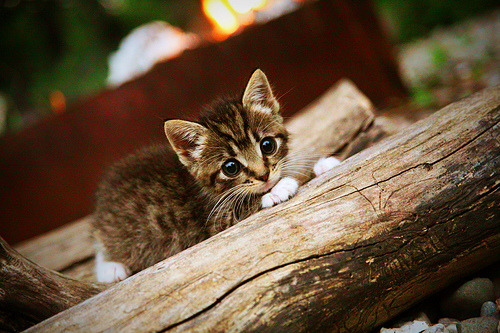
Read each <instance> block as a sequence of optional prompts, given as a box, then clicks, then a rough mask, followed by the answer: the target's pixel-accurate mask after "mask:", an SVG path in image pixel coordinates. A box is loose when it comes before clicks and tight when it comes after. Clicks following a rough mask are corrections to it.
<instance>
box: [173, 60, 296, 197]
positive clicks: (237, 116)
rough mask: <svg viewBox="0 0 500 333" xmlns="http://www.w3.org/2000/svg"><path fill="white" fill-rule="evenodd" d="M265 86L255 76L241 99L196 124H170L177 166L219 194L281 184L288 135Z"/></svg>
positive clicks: (243, 192) (220, 106)
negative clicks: (185, 167)
mask: <svg viewBox="0 0 500 333" xmlns="http://www.w3.org/2000/svg"><path fill="white" fill-rule="evenodd" d="M278 112H279V105H278V103H277V101H276V99H275V98H274V96H273V94H272V91H271V88H270V86H269V83H268V82H267V79H266V77H265V75H264V73H262V72H261V71H259V70H257V71H256V72H255V73H254V74H253V75H252V78H251V79H250V81H249V83H248V85H247V88H246V89H245V93H244V94H243V98H242V99H241V100H234V101H222V102H219V103H217V104H215V105H214V106H213V107H212V108H210V109H209V110H207V112H205V113H204V114H202V115H201V116H200V122H199V124H198V123H191V122H186V121H181V120H172V121H168V122H166V123H165V131H166V133H167V137H168V138H169V141H170V143H171V144H172V146H173V148H174V150H175V151H176V152H177V154H178V156H179V159H180V160H181V162H182V163H183V164H184V165H186V166H187V167H188V169H189V171H190V172H191V173H192V174H193V175H194V176H195V177H196V178H197V179H198V180H199V181H200V182H201V183H202V184H203V185H204V186H205V187H207V188H209V189H211V191H212V192H214V193H217V194H222V193H227V192H228V191H233V192H234V193H237V194H238V195H249V194H260V193H265V192H267V191H269V190H270V189H271V188H272V187H273V186H274V185H275V184H276V183H277V182H278V181H279V180H280V178H281V174H282V166H283V163H284V162H285V157H286V155H287V153H288V146H287V139H288V133H287V131H286V129H285V127H284V126H283V120H282V118H281V116H280V115H279V113H278Z"/></svg>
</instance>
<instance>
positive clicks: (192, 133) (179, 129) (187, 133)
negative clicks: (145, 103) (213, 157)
mask: <svg viewBox="0 0 500 333" xmlns="http://www.w3.org/2000/svg"><path fill="white" fill-rule="evenodd" d="M206 131H207V129H206V128H205V127H203V126H201V125H200V124H198V123H194V122H191V121H185V120H167V121H166V122H165V134H166V135H167V138H168V141H169V142H170V144H171V145H172V148H174V151H175V152H176V153H177V156H178V157H179V160H180V161H181V163H182V164H184V165H185V166H187V167H189V166H190V165H191V164H193V163H194V162H195V160H196V159H197V158H198V157H199V154H200V153H201V151H202V149H203V144H204V142H205V134H206Z"/></svg>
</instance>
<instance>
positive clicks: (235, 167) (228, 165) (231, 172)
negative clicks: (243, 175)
mask: <svg viewBox="0 0 500 333" xmlns="http://www.w3.org/2000/svg"><path fill="white" fill-rule="evenodd" d="M240 171H241V164H240V162H238V161H237V160H235V159H234V158H231V159H229V160H227V161H226V162H225V163H224V164H223V165H222V172H224V174H225V175H226V176H228V177H234V176H236V175H237V174H239V173H240Z"/></svg>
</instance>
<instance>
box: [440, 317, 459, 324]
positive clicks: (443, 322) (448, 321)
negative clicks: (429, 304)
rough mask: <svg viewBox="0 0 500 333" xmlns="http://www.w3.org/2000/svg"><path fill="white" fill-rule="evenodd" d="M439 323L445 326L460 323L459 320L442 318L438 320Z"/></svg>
mask: <svg viewBox="0 0 500 333" xmlns="http://www.w3.org/2000/svg"><path fill="white" fill-rule="evenodd" d="M438 323H440V324H445V325H448V324H455V323H458V319H454V318H441V319H439V320H438Z"/></svg>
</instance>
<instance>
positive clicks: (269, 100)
mask: <svg viewBox="0 0 500 333" xmlns="http://www.w3.org/2000/svg"><path fill="white" fill-rule="evenodd" d="M242 102H243V106H244V107H245V108H250V107H251V106H252V105H257V106H260V107H261V108H259V110H261V111H264V112H270V113H271V112H272V113H278V111H279V108H280V106H279V103H278V101H277V100H276V98H275V97H274V94H273V91H272V90H271V86H270V85H269V82H268V81H267V77H266V74H264V72H263V71H261V70H260V69H257V70H256V71H255V72H253V74H252V77H251V78H250V80H249V81H248V84H247V87H246V88H245V92H244V93H243V99H242Z"/></svg>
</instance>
